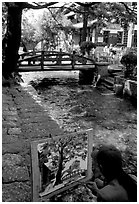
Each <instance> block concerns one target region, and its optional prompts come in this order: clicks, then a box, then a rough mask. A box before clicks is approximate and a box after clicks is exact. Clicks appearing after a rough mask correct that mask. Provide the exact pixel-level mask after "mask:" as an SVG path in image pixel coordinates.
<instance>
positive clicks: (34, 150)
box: [31, 129, 93, 202]
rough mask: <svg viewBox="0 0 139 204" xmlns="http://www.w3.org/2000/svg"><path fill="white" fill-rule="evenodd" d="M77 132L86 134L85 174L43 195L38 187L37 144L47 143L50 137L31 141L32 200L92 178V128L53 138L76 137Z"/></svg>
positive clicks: (41, 199)
mask: <svg viewBox="0 0 139 204" xmlns="http://www.w3.org/2000/svg"><path fill="white" fill-rule="evenodd" d="M79 134H86V136H87V171H86V175H85V176H84V177H83V178H80V179H78V180H76V181H74V182H72V183H70V184H66V185H64V186H62V187H59V188H58V189H56V190H54V191H52V192H50V193H48V194H45V195H43V196H40V188H41V176H40V170H39V158H38V145H40V144H44V143H49V142H50V140H51V138H46V139H40V140H36V141H32V142H31V171H32V201H33V202H41V201H43V202H45V201H47V199H49V198H51V197H52V196H54V195H57V194H60V193H62V192H63V191H65V190H68V189H70V188H72V187H75V186H76V185H78V184H80V183H85V182H86V181H88V180H90V179H91V178H92V176H93V175H92V158H91V153H92V147H93V146H92V145H93V130H92V129H89V130H86V131H81V132H77V133H68V134H64V135H62V136H55V140H56V141H59V139H63V138H65V137H66V138H67V137H68V136H70V137H73V138H74V137H76V136H77V135H79Z"/></svg>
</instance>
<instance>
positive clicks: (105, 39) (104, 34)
mask: <svg viewBox="0 0 139 204" xmlns="http://www.w3.org/2000/svg"><path fill="white" fill-rule="evenodd" d="M109 32H110V31H104V33H103V37H104V38H103V41H104V42H105V43H107V44H108V40H109Z"/></svg>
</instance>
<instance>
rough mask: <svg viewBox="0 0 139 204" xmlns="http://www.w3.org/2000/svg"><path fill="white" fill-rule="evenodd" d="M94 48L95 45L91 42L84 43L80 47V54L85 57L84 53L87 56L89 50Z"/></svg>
mask: <svg viewBox="0 0 139 204" xmlns="http://www.w3.org/2000/svg"><path fill="white" fill-rule="evenodd" d="M93 48H94V49H95V48H96V44H95V43H93V42H91V41H84V42H82V43H81V45H80V49H81V52H82V53H83V55H85V52H87V54H88V56H89V55H90V51H91V49H93Z"/></svg>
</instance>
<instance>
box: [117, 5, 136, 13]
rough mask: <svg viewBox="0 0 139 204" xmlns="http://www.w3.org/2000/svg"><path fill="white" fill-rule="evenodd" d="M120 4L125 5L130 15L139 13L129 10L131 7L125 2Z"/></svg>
mask: <svg viewBox="0 0 139 204" xmlns="http://www.w3.org/2000/svg"><path fill="white" fill-rule="evenodd" d="M120 3H121V4H123V5H124V7H125V9H126V11H127V12H128V13H129V14H130V15H133V14H135V15H137V13H136V12H135V10H134V9H131V8H129V6H128V5H127V4H126V3H125V2H120Z"/></svg>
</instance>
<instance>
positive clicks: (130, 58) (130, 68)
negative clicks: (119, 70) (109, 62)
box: [121, 51, 137, 78]
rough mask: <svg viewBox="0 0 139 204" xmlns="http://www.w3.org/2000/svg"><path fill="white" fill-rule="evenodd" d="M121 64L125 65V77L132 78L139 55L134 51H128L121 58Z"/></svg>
mask: <svg viewBox="0 0 139 204" xmlns="http://www.w3.org/2000/svg"><path fill="white" fill-rule="evenodd" d="M121 64H123V65H124V66H125V68H126V69H125V78H131V77H133V75H134V72H135V69H136V66H137V55H136V54H135V53H133V52H131V51H130V52H129V53H126V54H125V55H123V56H122V58H121Z"/></svg>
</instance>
